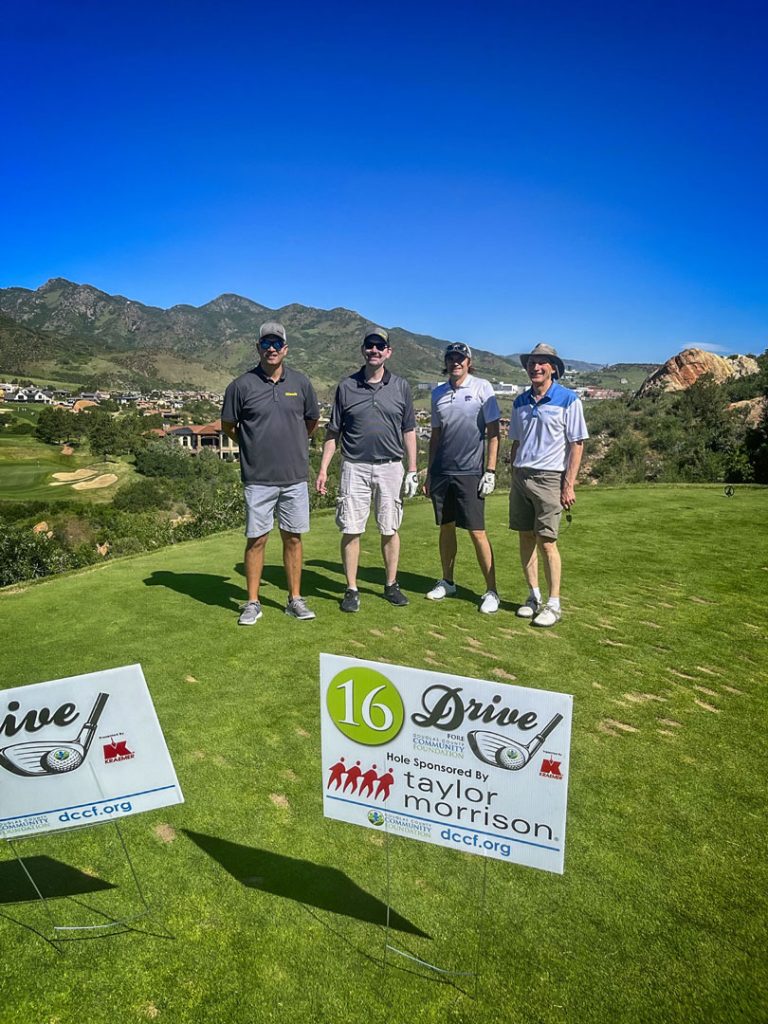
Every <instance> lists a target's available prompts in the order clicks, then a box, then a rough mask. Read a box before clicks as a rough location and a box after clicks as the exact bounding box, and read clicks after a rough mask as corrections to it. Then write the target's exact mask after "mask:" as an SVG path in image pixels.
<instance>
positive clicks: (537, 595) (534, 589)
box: [530, 587, 541, 604]
mask: <svg viewBox="0 0 768 1024" xmlns="http://www.w3.org/2000/svg"><path fill="white" fill-rule="evenodd" d="M530 596H531V597H534V598H535V599H536V600H537V601H538V603H539V604H541V591H540V590H539V588H538V587H531V593H530Z"/></svg>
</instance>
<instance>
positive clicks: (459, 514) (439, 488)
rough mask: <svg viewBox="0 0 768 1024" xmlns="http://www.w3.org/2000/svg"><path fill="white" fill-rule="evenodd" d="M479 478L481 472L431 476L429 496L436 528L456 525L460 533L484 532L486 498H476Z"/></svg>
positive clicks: (481, 476) (481, 477) (481, 475)
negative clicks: (469, 531) (466, 531)
mask: <svg viewBox="0 0 768 1024" xmlns="http://www.w3.org/2000/svg"><path fill="white" fill-rule="evenodd" d="M482 479H483V474H482V473H472V474H470V475H468V476H435V477H430V480H429V496H430V498H431V499H432V505H433V506H434V509H435V522H436V523H437V525H438V526H443V525H447V524H449V523H455V525H456V526H458V527H460V529H462V530H484V529H485V499H484V498H479V497H478V496H477V488H478V487H479V485H480V481H481V480H482Z"/></svg>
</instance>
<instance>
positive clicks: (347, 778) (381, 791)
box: [325, 757, 395, 800]
mask: <svg viewBox="0 0 768 1024" xmlns="http://www.w3.org/2000/svg"><path fill="white" fill-rule="evenodd" d="M394 784H395V773H394V771H393V770H392V769H391V768H388V769H387V770H386V771H385V772H382V773H381V774H379V770H378V768H377V767H376V765H375V764H372V765H371V767H370V768H368V769H367V770H366V771H363V768H362V764H361V762H360V761H355V763H354V764H352V765H349V766H347V764H346V762H345V760H344V758H343V757H340V758H339V760H338V761H337V762H336V764H332V765H331V767H330V768H329V769H328V782H327V783H326V787H325V788H326V789H327V790H329V791H331V790H339V791H340V792H341V793H342V794H344V793H348V794H349V795H350V796H362V797H365V796H367V797H368V798H369V799H371V800H386V799H387V798H388V797H389V791H390V790H391V789H392V787H393V786H394Z"/></svg>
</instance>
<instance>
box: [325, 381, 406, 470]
mask: <svg viewBox="0 0 768 1024" xmlns="http://www.w3.org/2000/svg"><path fill="white" fill-rule="evenodd" d="M415 429H416V416H415V415H414V412H413V396H412V395H411V388H410V385H409V384H408V382H407V381H406V380H404V379H403V378H402V377H396V376H395V374H394V373H390V372H389V370H387V369H385V370H384V376H383V377H382V379H381V381H380V382H379V383H378V384H371V383H370V382H369V381H367V380H366V379H365V372H364V370H363V369H360V370H358V371H357V373H353V374H352V375H351V376H350V377H345V378H344V380H343V381H341V383H340V384H339V386H338V387H337V388H336V397H335V398H334V401H333V409H332V411H331V418H330V420H329V422H328V428H327V436H328V437H332V438H334V439H338V438H341V454H342V455H343V457H344V458H345V459H346V460H347V461H348V462H387V461H393V462H394V461H399V460H400V459H402V457H403V451H404V449H403V433H404V432H405V431H408V430H415Z"/></svg>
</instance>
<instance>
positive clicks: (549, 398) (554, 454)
mask: <svg viewBox="0 0 768 1024" xmlns="http://www.w3.org/2000/svg"><path fill="white" fill-rule="evenodd" d="M509 436H510V439H511V440H512V441H517V442H519V443H518V448H517V452H516V453H515V463H514V464H515V466H517V467H518V468H525V469H551V470H554V471H555V472H562V471H563V470H564V469H565V459H566V452H567V449H568V444H569V443H571V442H573V441H585V440H586V439H587V438H588V437H589V434H588V433H587V424H586V423H585V422H584V408H583V406H582V404H581V399H580V398H579V397H578V395H577V394H576V392H575V391H571V389H570V388H564V387H563V386H562V384H558V382H557V381H556V380H553V381H552V383H551V384H550V386H549V388H548V389H547V391H546V393H545V394H544V395H543V396H542V397H541V398H540V399H539V401H538V402H535V401H534V400H533V389H532V388H529V389H528V390H527V391H524V392H523V394H522V395H520V396H519V397H518V398H516V399H515V401H514V403H513V405H512V416H511V418H510V421H509Z"/></svg>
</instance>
